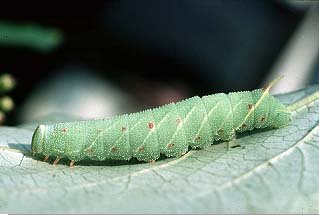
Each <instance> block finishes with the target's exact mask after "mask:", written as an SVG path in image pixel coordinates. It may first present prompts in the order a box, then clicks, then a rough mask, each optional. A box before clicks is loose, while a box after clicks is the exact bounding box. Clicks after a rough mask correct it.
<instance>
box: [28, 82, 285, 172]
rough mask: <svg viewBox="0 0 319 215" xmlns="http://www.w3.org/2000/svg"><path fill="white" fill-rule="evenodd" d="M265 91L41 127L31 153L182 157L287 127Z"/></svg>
mask: <svg viewBox="0 0 319 215" xmlns="http://www.w3.org/2000/svg"><path fill="white" fill-rule="evenodd" d="M274 82H275V81H273V82H272V83H271V84H270V85H268V87H267V88H265V89H256V90H253V91H243V92H232V93H229V94H225V93H218V94H213V95H208V96H203V97H201V98H200V97H198V96H195V97H192V98H189V99H186V100H183V101H180V102H177V103H170V104H167V105H164V106H161V107H158V108H154V109H148V110H145V111H142V112H138V113H133V114H124V115H119V116H115V117H113V118H110V119H96V120H91V121H75V122H66V123H57V124H54V125H39V126H38V127H37V128H36V130H35V132H34V134H33V138H32V145H31V148H32V151H33V153H40V154H43V155H45V160H47V159H48V157H49V156H54V157H56V160H55V162H54V163H57V162H58V161H59V159H60V158H68V159H70V160H71V164H70V165H71V166H72V165H73V164H74V162H76V161H80V160H98V161H103V160H106V159H115V160H129V159H131V158H132V157H135V158H137V159H138V160H141V161H154V160H156V159H158V158H159V156H160V154H164V155H166V156H168V157H177V156H181V155H183V154H184V153H186V152H187V150H188V147H189V146H190V147H191V148H204V147H206V146H208V145H210V144H211V143H212V142H213V141H214V140H231V139H233V138H234V137H235V134H236V133H238V132H245V131H250V130H253V129H255V128H266V127H274V128H279V127H282V126H285V125H287V124H289V122H290V120H291V117H290V112H289V111H288V110H287V108H286V107H285V106H284V105H283V104H282V103H280V101H279V100H277V99H276V98H275V97H273V96H272V95H270V94H269V89H270V87H271V86H272V85H273V83H274Z"/></svg>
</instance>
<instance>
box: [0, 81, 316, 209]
mask: <svg viewBox="0 0 319 215" xmlns="http://www.w3.org/2000/svg"><path fill="white" fill-rule="evenodd" d="M278 98H279V99H280V100H281V101H283V102H284V103H285V104H288V105H290V106H289V107H290V108H291V109H292V110H293V121H292V123H291V125H289V126H287V127H284V128H281V129H273V130H265V131H255V132H253V133H249V134H246V135H242V136H240V137H238V138H237V139H236V140H234V141H231V142H229V143H227V142H224V143H219V144H214V145H212V146H211V147H209V148H207V149H206V150H192V151H190V152H188V153H187V154H186V155H184V156H183V157H181V158H176V159H171V158H170V159H161V160H160V161H157V162H155V163H141V162H135V161H131V162H102V163H98V162H93V163H89V162H82V163H79V164H77V165H76V166H75V167H74V168H70V167H69V166H68V165H67V161H64V162H63V161H62V162H61V163H59V164H58V165H56V166H53V165H52V160H51V162H50V163H47V162H42V159H43V157H36V159H35V158H33V157H32V156H31V154H30V142H31V136H32V133H33V129H32V128H34V127H33V126H34V125H33V126H32V125H30V124H28V125H27V126H26V127H23V126H22V127H19V128H17V127H1V128H0V213H19V212H24V213H85V212H86V213H142V212H144V213H218V212H222V213H283V212H286V213H288V212H290V213H318V212H319V188H318V184H319V126H318V119H319V85H315V86H310V87H308V88H306V89H303V90H300V91H296V92H293V93H289V94H285V95H279V96H278Z"/></svg>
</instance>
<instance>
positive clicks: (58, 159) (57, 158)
mask: <svg viewBox="0 0 319 215" xmlns="http://www.w3.org/2000/svg"><path fill="white" fill-rule="evenodd" d="M60 159H61V158H60V157H56V159H55V160H54V162H53V165H56V164H58V163H59V161H60Z"/></svg>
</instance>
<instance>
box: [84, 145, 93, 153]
mask: <svg viewBox="0 0 319 215" xmlns="http://www.w3.org/2000/svg"><path fill="white" fill-rule="evenodd" d="M85 151H86V152H87V153H88V154H91V153H92V152H93V149H92V147H89V148H87V149H85Z"/></svg>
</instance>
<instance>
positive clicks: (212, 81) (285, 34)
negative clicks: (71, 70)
mask: <svg viewBox="0 0 319 215" xmlns="http://www.w3.org/2000/svg"><path fill="white" fill-rule="evenodd" d="M303 16H304V11H301V10H296V9H294V8H292V7H290V6H289V5H288V4H285V3H282V2H279V1H215V0H200V1H195V0H194V1H191V0H184V1H182V0H173V1H168V0H164V1H163V0H154V1H147V0H137V1H131V0H117V1H86V2H83V1H77V2H74V1H63V2H57V1H54V2H53V1H52V2H42V3H40V2H36V3H30V2H22V1H21V2H6V3H5V4H2V5H1V7H0V20H4V21H12V22H16V23H23V22H30V23H37V24H41V25H43V26H50V27H56V28H57V29H60V30H61V31H62V32H63V35H64V41H63V43H62V44H61V45H60V46H59V47H58V48H57V49H54V50H52V51H51V52H49V53H41V52H38V51H36V50H33V49H30V48H25V47H0V50H1V51H0V66H1V71H5V72H9V73H11V74H12V75H13V76H14V77H15V78H16V79H17V83H18V85H17V87H16V89H15V90H14V91H12V92H11V93H10V95H11V96H12V98H13V99H14V101H15V103H16V107H18V108H16V109H15V110H14V111H13V112H11V113H10V114H9V115H8V120H7V122H6V123H7V124H16V123H17V119H16V117H15V116H16V114H17V111H20V110H19V106H20V105H21V104H22V103H23V102H24V101H25V100H26V99H28V96H30V92H32V90H33V87H34V86H35V85H36V84H38V83H45V82H47V81H50V78H51V77H52V75H54V74H53V73H54V72H55V71H56V70H57V69H59V68H62V67H64V66H65V65H69V64H75V65H79V66H80V67H81V66H85V67H88V68H91V69H92V71H94V73H96V74H97V75H98V77H100V78H101V79H108V80H111V81H112V82H113V83H114V84H116V85H117V86H119V87H120V88H121V89H122V90H123V91H125V92H128V93H130V94H131V95H133V96H134V98H135V99H136V101H137V102H138V103H140V104H143V105H141V107H151V106H156V105H161V104H162V103H166V102H168V100H165V99H162V100H161V99H158V98H159V97H156V96H154V95H158V94H161V95H162V97H163V96H164V97H165V96H166V94H165V92H163V91H161V89H163V88H162V86H171V87H172V88H173V89H176V95H177V96H175V97H174V96H173V97H172V100H174V98H177V100H178V99H182V98H184V97H188V96H194V95H205V94H211V93H215V92H223V91H225V92H229V91H237V90H243V89H245V90H251V89H253V88H256V87H259V85H260V83H261V82H262V81H263V80H264V78H265V77H266V75H267V72H268V71H269V69H270V67H271V66H272V65H273V63H274V61H275V60H276V58H277V57H278V55H279V54H280V51H281V50H282V48H283V47H284V45H285V44H286V43H287V41H288V39H289V38H290V36H291V35H292V33H293V31H294V30H295V28H296V27H297V26H298V24H299V23H300V21H301V20H302V18H303ZM66 90H67V89H66ZM162 92H163V93H162ZM167 97H169V95H167Z"/></svg>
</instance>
